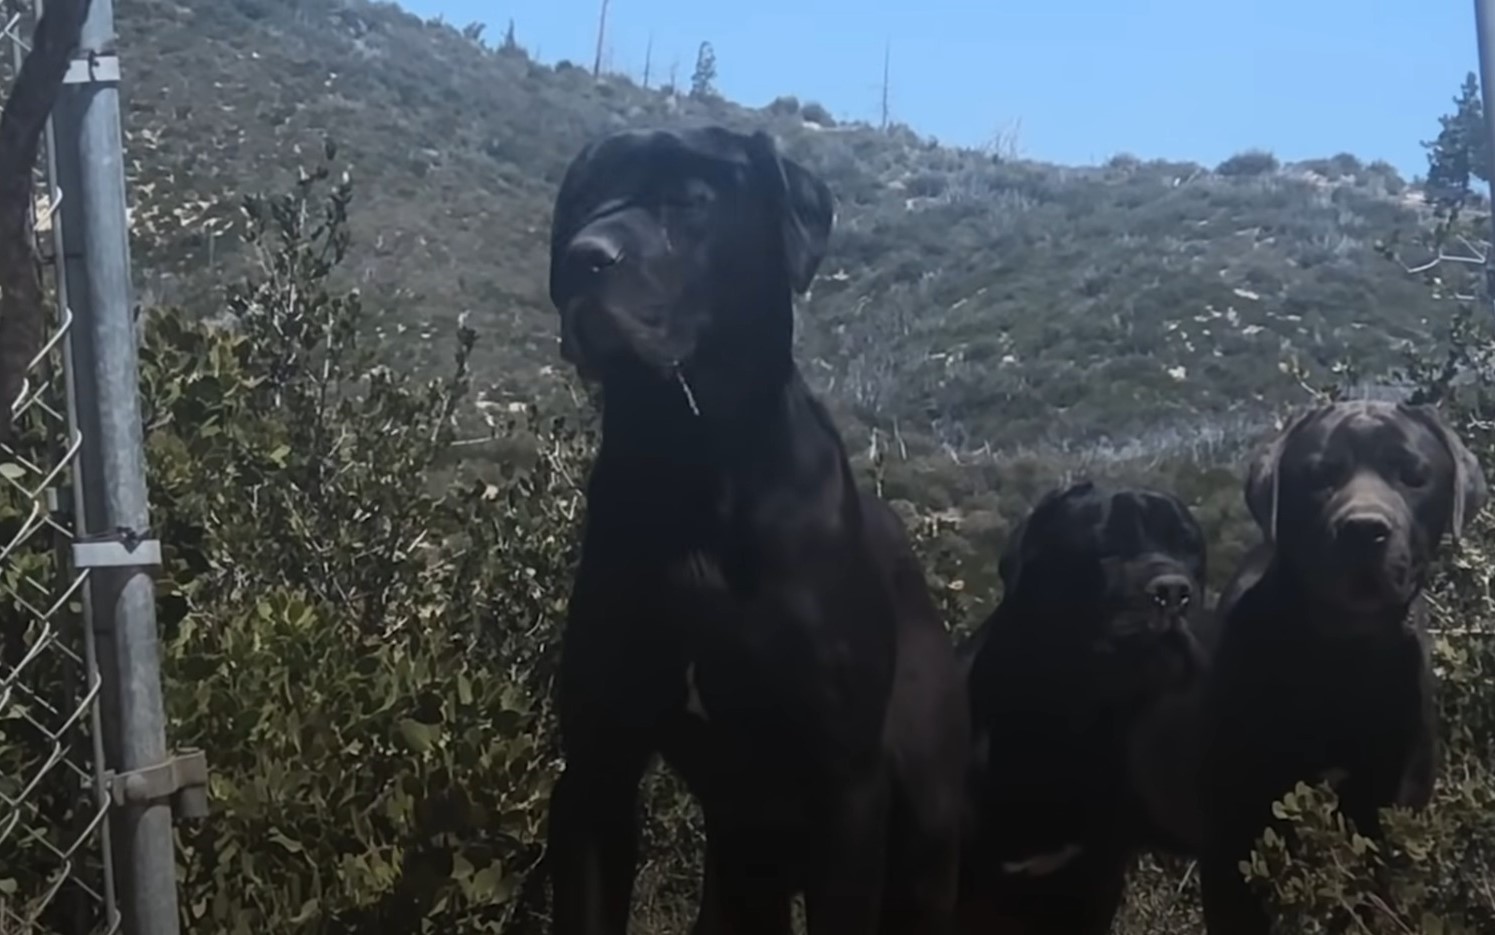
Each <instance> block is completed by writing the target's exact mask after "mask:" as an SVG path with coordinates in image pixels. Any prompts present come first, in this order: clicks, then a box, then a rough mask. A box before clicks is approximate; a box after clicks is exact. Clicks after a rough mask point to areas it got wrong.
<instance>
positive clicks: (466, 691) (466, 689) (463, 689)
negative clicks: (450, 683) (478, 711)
mask: <svg viewBox="0 0 1495 935" xmlns="http://www.w3.org/2000/svg"><path fill="white" fill-rule="evenodd" d="M457 700H458V701H460V702H462V703H463V704H465V705H469V704H472V682H471V681H469V680H468V678H467V673H465V672H458V673H457Z"/></svg>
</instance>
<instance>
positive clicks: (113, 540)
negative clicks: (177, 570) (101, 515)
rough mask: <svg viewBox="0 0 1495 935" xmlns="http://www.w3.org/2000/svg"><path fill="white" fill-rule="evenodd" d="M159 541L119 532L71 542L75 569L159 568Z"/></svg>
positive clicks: (128, 531)
mask: <svg viewBox="0 0 1495 935" xmlns="http://www.w3.org/2000/svg"><path fill="white" fill-rule="evenodd" d="M160 565H161V542H160V540H159V539H145V538H142V537H141V536H140V535H139V534H138V533H135V532H133V531H131V530H128V529H121V530H119V531H117V532H114V533H105V534H104V535H101V536H91V537H89V538H87V539H81V540H79V541H77V542H75V543H73V567H75V568H159V567H160Z"/></svg>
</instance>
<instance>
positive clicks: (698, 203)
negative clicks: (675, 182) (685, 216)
mask: <svg viewBox="0 0 1495 935" xmlns="http://www.w3.org/2000/svg"><path fill="white" fill-rule="evenodd" d="M715 200H716V192H715V191H714V190H713V189H712V188H711V186H710V185H707V184H706V183H705V182H702V181H700V180H699V179H686V180H685V182H684V183H683V184H681V185H679V186H676V187H674V188H672V189H671V190H670V191H668V192H666V193H665V198H664V201H665V203H666V204H667V205H669V206H670V207H672V208H679V209H681V210H685V211H699V210H701V209H703V208H706V207H709V206H710V205H711V203H712V202H713V201H715Z"/></svg>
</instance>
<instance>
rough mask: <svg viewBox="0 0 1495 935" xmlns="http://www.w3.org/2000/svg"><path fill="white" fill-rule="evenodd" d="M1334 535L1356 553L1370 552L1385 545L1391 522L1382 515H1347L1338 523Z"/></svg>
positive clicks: (1376, 550) (1389, 535)
mask: <svg viewBox="0 0 1495 935" xmlns="http://www.w3.org/2000/svg"><path fill="white" fill-rule="evenodd" d="M1335 537H1336V538H1337V539H1338V540H1339V541H1340V543H1341V544H1343V545H1344V546H1346V547H1348V548H1350V549H1352V550H1354V551H1355V552H1357V553H1360V554H1372V553H1375V552H1379V551H1380V550H1381V549H1384V548H1385V547H1386V542H1387V541H1388V540H1389V539H1390V538H1391V523H1390V522H1389V521H1388V520H1387V519H1386V518H1385V517H1382V516H1375V515H1367V514H1360V515H1357V516H1347V517H1345V519H1344V520H1343V521H1342V522H1341V523H1340V524H1339V529H1338V530H1337V532H1336V536H1335Z"/></svg>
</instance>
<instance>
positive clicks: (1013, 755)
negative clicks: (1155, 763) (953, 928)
mask: <svg viewBox="0 0 1495 935" xmlns="http://www.w3.org/2000/svg"><path fill="white" fill-rule="evenodd" d="M999 572H1000V574H1001V578H1002V582H1003V592H1004V593H1003V597H1002V601H1001V603H1000V604H999V605H998V607H997V608H996V610H995V611H994V612H993V613H992V614H991V616H990V617H989V618H987V620H986V621H985V622H984V623H983V624H982V625H981V627H980V628H979V629H978V630H977V631H976V632H975V633H974V634H973V635H972V637H971V639H970V640H968V641H967V643H966V644H965V645H963V646H962V648H961V656H962V659H963V661H965V662H966V664H967V665H968V666H969V692H970V698H971V707H972V726H973V729H974V733H975V738H976V745H977V755H976V758H975V762H974V764H973V765H974V769H973V776H974V777H975V781H974V783H973V785H974V790H973V799H974V803H973V804H974V813H975V816H976V821H975V833H974V834H973V835H972V838H971V841H970V843H969V846H968V848H967V852H966V861H965V866H964V867H963V872H962V885H961V899H960V910H959V914H960V924H961V928H962V929H963V931H965V932H968V933H970V935H978V933H981V935H987V933H990V935H1001V933H1006V932H1012V933H1019V932H1020V933H1053V935H1103V933H1105V932H1107V931H1109V930H1110V926H1111V920H1112V918H1113V916H1114V915H1115V914H1116V911H1117V909H1118V908H1119V906H1120V903H1121V899H1122V892H1123V885H1124V882H1125V877H1126V871H1127V867H1128V864H1129V862H1130V860H1131V858H1132V857H1133V855H1134V854H1135V853H1136V852H1137V851H1138V850H1140V849H1143V848H1153V847H1157V848H1164V849H1170V850H1172V849H1179V848H1182V847H1184V846H1185V842H1182V841H1175V840H1174V839H1172V838H1170V837H1169V836H1168V835H1167V834H1165V833H1164V829H1163V826H1158V825H1155V823H1154V822H1153V820H1152V819H1151V817H1150V816H1149V814H1148V810H1147V807H1146V805H1145V804H1144V803H1145V802H1146V801H1147V797H1144V796H1143V795H1142V794H1141V792H1140V791H1139V790H1138V788H1137V783H1138V781H1139V779H1140V778H1141V777H1143V776H1145V775H1147V773H1148V770H1145V769H1138V768H1137V767H1136V766H1135V765H1134V764H1135V761H1136V755H1135V752H1134V749H1133V747H1134V744H1135V743H1136V741H1135V740H1134V736H1135V735H1136V733H1137V731H1138V726H1139V724H1142V723H1145V721H1146V720H1147V719H1148V718H1149V717H1151V716H1152V712H1153V711H1155V710H1156V709H1157V706H1158V705H1159V704H1160V703H1161V702H1162V701H1164V700H1166V699H1168V698H1171V697H1174V696H1182V695H1184V694H1186V693H1187V691H1188V690H1189V689H1190V687H1191V686H1192V685H1194V684H1195V680H1196V678H1197V676H1198V672H1199V665H1200V652H1199V645H1198V642H1197V639H1196V637H1195V634H1194V628H1195V622H1196V620H1197V616H1198V613H1199V611H1200V610H1201V605H1202V604H1203V600H1202V597H1203V592H1202V588H1203V582H1204V575H1205V543H1204V533H1203V531H1202V530H1201V529H1200V527H1199V524H1198V523H1197V522H1196V521H1195V519H1194V517H1193V515H1192V514H1191V513H1190V511H1189V509H1188V507H1187V506H1186V505H1185V504H1183V503H1182V502H1180V501H1179V500H1178V499H1177V498H1175V497H1173V496H1170V495H1168V494H1164V493H1159V492H1155V491H1151V490H1145V489H1134V488H1121V489H1114V490H1107V489H1104V488H1101V487H1099V486H1096V485H1095V484H1092V483H1090V482H1081V483H1078V484H1074V485H1071V486H1069V487H1066V488H1063V489H1060V490H1055V491H1051V492H1049V493H1048V494H1046V495H1045V496H1044V497H1043V498H1041V499H1040V500H1039V502H1038V503H1037V505H1035V506H1034V508H1033V510H1032V511H1031V512H1030V513H1029V515H1028V516H1027V518H1026V519H1024V521H1023V522H1022V523H1021V524H1020V525H1019V527H1018V529H1017V530H1016V531H1015V532H1014V534H1013V536H1012V537H1011V539H1010V540H1009V542H1008V544H1007V547H1006V549H1005V551H1004V554H1003V556H1002V560H1001V564H1000V566H999Z"/></svg>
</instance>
